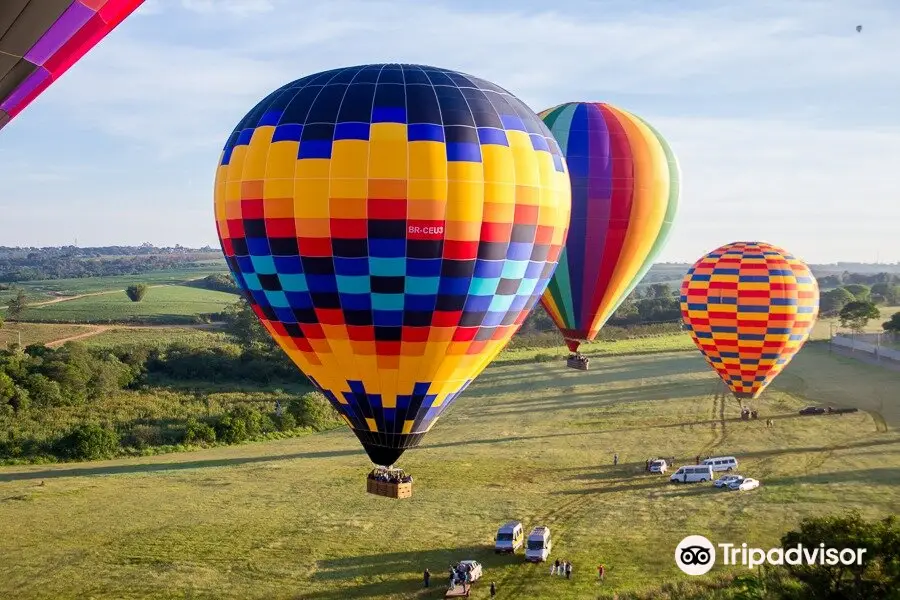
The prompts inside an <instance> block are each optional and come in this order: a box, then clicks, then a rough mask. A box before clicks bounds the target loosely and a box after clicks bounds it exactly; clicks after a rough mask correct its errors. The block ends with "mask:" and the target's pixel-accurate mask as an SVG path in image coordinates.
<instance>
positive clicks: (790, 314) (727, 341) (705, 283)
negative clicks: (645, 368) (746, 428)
mask: <svg viewBox="0 0 900 600" xmlns="http://www.w3.org/2000/svg"><path fill="white" fill-rule="evenodd" d="M681 312H682V316H683V319H684V323H685V325H687V327H688V330H689V331H690V333H691V337H692V338H693V340H694V343H695V344H697V347H698V348H699V349H700V351H701V352H702V353H703V356H705V357H706V361H707V362H708V363H709V364H710V366H712V367H713V368H714V369H715V370H716V372H717V373H718V374H719V377H721V378H722V380H723V381H724V382H725V383H726V384H728V387H729V388H731V391H732V392H733V393H734V395H735V397H737V398H738V399H753V398H757V397H758V396H759V395H760V394H761V393H762V391H763V390H764V389H766V386H768V385H769V384H770V383H771V382H772V380H773V379H774V378H775V377H776V376H777V375H778V374H779V373H780V372H781V371H782V370H783V369H784V368H785V367H786V366H787V364H788V363H789V362H790V361H791V359H792V358H793V357H794V355H795V354H796V353H797V351H798V350H800V348H801V346H803V344H804V342H806V340H807V338H808V337H809V333H810V331H811V330H812V328H813V325H814V324H815V322H816V316H817V315H818V313H819V286H818V284H817V283H816V279H815V277H813V275H812V273H811V272H810V270H809V267H807V266H806V264H804V263H803V261H801V260H799V259H797V258H795V257H794V256H793V255H791V254H790V253H788V252H787V251H785V250H783V249H781V248H778V247H777V246H772V245H771V244H767V243H765V242H734V243H732V244H726V245H725V246H722V247H721V248H716V249H715V250H713V251H712V252H710V253H709V254H707V255H706V256H704V257H703V258H701V259H700V260H698V261H697V262H696V263H694V266H692V267H691V268H690V270H689V271H688V272H687V275H685V277H684V281H683V282H682V284H681Z"/></svg>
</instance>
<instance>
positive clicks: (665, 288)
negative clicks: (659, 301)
mask: <svg viewBox="0 0 900 600" xmlns="http://www.w3.org/2000/svg"><path fill="white" fill-rule="evenodd" d="M647 297H648V298H671V297H672V288H670V287H669V284H668V283H651V284H650V286H649V287H648V288H647Z"/></svg>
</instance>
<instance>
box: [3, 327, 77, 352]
mask: <svg viewBox="0 0 900 600" xmlns="http://www.w3.org/2000/svg"><path fill="white" fill-rule="evenodd" d="M93 330H94V328H93V327H91V326H89V325H70V324H61V325H60V324H55V323H6V324H4V325H3V328H2V329H0V348H2V349H5V348H6V347H7V345H8V344H16V343H18V341H19V334H21V340H22V346H23V347H24V346H28V345H31V344H46V343H48V342H53V341H55V340H59V339H63V338H68V337H72V336H76V335H79V334H83V333H87V332H89V331H93Z"/></svg>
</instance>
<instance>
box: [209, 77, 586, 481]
mask: <svg viewBox="0 0 900 600" xmlns="http://www.w3.org/2000/svg"><path fill="white" fill-rule="evenodd" d="M569 210H570V188H569V178H568V174H567V172H566V164H565V160H564V158H563V157H562V155H561V153H560V151H559V147H558V145H557V144H556V142H555V141H554V139H553V136H552V135H551V134H550V132H549V131H548V130H547V128H546V127H545V126H544V124H543V122H542V121H541V120H540V119H539V118H538V117H537V115H535V114H534V113H533V112H532V111H531V110H529V109H528V107H527V106H525V104H523V103H522V102H521V101H520V100H518V99H517V98H516V97H515V96H513V95H512V94H510V93H509V92H507V91H506V90H504V89H503V88H500V87H498V86H496V85H494V84H492V83H489V82H487V81H484V80H482V79H479V78H477V77H472V76H470V75H465V74H462V73H457V72H455V71H449V70H446V69H440V68H435V67H428V66H419V65H383V64H377V65H362V66H356V67H348V68H340V69H334V70H331V71H326V72H323V73H317V74H315V75H310V76H308V77H304V78H302V79H298V80H297V81H294V82H292V83H289V84H287V85H285V86H283V87H281V88H279V89H278V90H276V91H274V92H272V93H271V94H269V95H268V96H267V97H266V98H265V99H263V100H262V101H261V102H260V103H259V104H258V105H257V106H256V107H255V108H253V110H251V111H250V112H249V113H247V115H246V116H245V117H244V118H243V119H242V120H241V121H240V123H238V125H237V127H236V128H235V129H234V131H233V133H232V134H231V136H230V137H229V139H228V142H227V144H226V145H225V148H224V151H223V153H222V155H221V160H220V162H219V167H218V171H217V174H216V183H215V216H216V224H217V228H218V233H219V237H220V240H221V244H222V250H223V252H224V254H225V256H226V259H227V261H228V265H229V267H230V269H231V272H232V273H233V275H234V278H235V280H236V281H237V283H238V285H239V286H240V287H241V288H242V289H243V290H244V291H245V292H246V296H247V298H248V300H249V302H250V304H251V306H252V307H253V310H254V311H255V313H256V314H257V316H258V317H259V318H260V320H261V321H262V324H263V325H264V326H265V328H266V329H267V330H268V331H269V333H270V334H271V335H272V336H273V337H274V339H275V340H276V341H277V343H278V344H279V346H281V348H282V349H283V350H284V351H285V352H286V353H287V354H288V355H289V356H290V357H291V359H293V361H294V362H295V363H296V364H297V366H298V367H299V368H300V370H301V371H302V372H303V373H304V374H305V375H306V376H307V377H308V378H309V379H310V381H312V383H313V384H314V385H315V386H316V388H317V389H319V390H320V391H321V392H322V394H324V395H325V396H326V397H327V398H328V399H329V400H330V402H331V403H332V405H333V406H334V407H335V408H336V409H337V411H338V412H339V413H340V414H341V416H342V417H343V418H344V420H345V421H346V423H347V425H349V426H350V428H351V429H352V430H353V432H354V433H355V434H356V435H357V437H358V438H359V440H360V442H361V443H362V446H363V448H365V450H366V452H367V453H368V455H369V457H370V458H371V460H372V462H373V463H375V464H376V465H393V463H394V462H395V461H396V460H397V459H398V458H399V457H400V455H401V454H402V453H403V451H404V450H405V449H407V448H412V447H415V446H416V445H418V444H419V442H420V441H421V439H422V436H423V435H425V433H426V432H427V431H428V430H430V429H431V427H432V426H433V425H434V424H435V422H436V421H437V420H438V419H439V418H440V416H441V414H442V413H443V412H444V411H445V410H446V409H447V408H448V407H449V406H450V405H451V404H452V403H453V401H454V399H455V398H457V396H459V394H460V393H461V392H462V391H463V390H464V389H465V388H466V386H468V385H469V384H470V383H471V382H472V380H473V379H474V378H475V377H476V376H477V375H478V374H479V373H480V372H481V371H482V369H484V368H485V366H486V365H487V364H488V363H489V362H490V361H491V360H492V359H493V358H494V357H495V356H496V355H497V353H498V352H500V350H501V349H502V348H503V347H504V345H505V344H506V343H507V342H508V341H509V339H510V337H511V336H512V335H513V333H515V332H516V331H517V330H518V328H519V326H520V325H521V323H522V322H523V320H524V319H525V317H526V316H527V314H528V312H529V311H530V310H531V309H532V308H533V306H534V305H535V304H536V303H537V301H538V300H539V298H540V295H541V293H542V292H543V291H544V288H545V287H546V285H547V282H548V281H549V279H550V276H551V275H552V273H553V269H554V268H555V267H556V264H557V261H558V258H559V254H560V252H561V250H562V245H563V243H564V242H565V234H566V229H567V226H568V222H569Z"/></svg>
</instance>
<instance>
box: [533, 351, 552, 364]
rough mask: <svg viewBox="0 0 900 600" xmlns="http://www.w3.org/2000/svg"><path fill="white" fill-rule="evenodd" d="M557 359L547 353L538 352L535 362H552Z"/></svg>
mask: <svg viewBox="0 0 900 600" xmlns="http://www.w3.org/2000/svg"><path fill="white" fill-rule="evenodd" d="M555 358H556V357H555V356H553V355H552V354H549V353H547V352H538V353H537V354H535V355H534V362H539V363H541V362H550V361H552V360H554V359H555Z"/></svg>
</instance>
